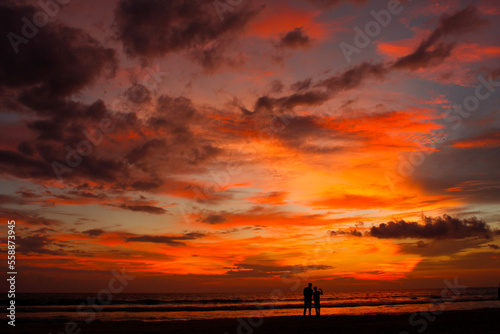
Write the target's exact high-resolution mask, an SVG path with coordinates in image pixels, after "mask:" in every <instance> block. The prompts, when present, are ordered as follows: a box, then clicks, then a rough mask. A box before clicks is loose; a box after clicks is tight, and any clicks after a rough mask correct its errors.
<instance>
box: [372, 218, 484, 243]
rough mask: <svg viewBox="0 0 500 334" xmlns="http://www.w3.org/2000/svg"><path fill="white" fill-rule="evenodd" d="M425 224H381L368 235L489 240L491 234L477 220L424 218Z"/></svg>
mask: <svg viewBox="0 0 500 334" xmlns="http://www.w3.org/2000/svg"><path fill="white" fill-rule="evenodd" d="M424 223H425V224H418V223H416V222H406V221H404V220H401V221H398V222H393V221H391V222H389V223H387V224H385V223H383V224H380V225H379V226H373V227H372V228H371V229H370V235H371V236H373V237H376V238H392V239H404V238H422V239H464V238H468V237H480V238H487V239H488V238H491V237H492V235H493V233H492V231H491V229H490V227H489V226H488V224H486V223H485V222H484V221H482V220H479V219H477V218H469V219H459V218H453V217H450V216H448V215H444V216H443V217H434V218H432V217H425V219H424Z"/></svg>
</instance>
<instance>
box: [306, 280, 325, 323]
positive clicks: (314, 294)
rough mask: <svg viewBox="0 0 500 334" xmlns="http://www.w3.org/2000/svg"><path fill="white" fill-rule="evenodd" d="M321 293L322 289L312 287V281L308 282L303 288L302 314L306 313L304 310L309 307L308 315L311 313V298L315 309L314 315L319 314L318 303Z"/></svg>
mask: <svg viewBox="0 0 500 334" xmlns="http://www.w3.org/2000/svg"><path fill="white" fill-rule="evenodd" d="M322 294H323V290H321V289H318V288H317V287H314V290H313V289H312V283H309V284H308V285H307V287H306V288H305V289H304V315H306V310H307V308H309V315H311V308H312V300H313V299H314V308H315V309H316V315H317V316H320V312H321V307H320V304H319V300H320V296H321V295H322Z"/></svg>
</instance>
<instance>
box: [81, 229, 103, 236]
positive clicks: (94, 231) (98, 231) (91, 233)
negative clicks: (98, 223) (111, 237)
mask: <svg viewBox="0 0 500 334" xmlns="http://www.w3.org/2000/svg"><path fill="white" fill-rule="evenodd" d="M82 233H85V234H88V236H89V237H98V236H100V235H102V234H104V233H106V232H105V231H104V230H102V229H97V228H96V229H91V230H86V231H83V232H82Z"/></svg>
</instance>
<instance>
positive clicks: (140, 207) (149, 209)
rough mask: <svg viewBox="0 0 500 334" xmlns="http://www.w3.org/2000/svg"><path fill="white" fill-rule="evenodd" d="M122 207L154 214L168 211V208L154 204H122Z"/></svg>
mask: <svg viewBox="0 0 500 334" xmlns="http://www.w3.org/2000/svg"><path fill="white" fill-rule="evenodd" d="M120 208H122V209H124V210H129V211H135V212H146V213H150V214H153V215H163V214H165V213H167V210H165V209H163V208H160V207H157V206H152V205H137V204H122V205H120Z"/></svg>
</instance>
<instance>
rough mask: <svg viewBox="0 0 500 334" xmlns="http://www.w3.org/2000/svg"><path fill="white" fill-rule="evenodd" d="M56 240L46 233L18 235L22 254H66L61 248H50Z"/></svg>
mask: <svg viewBox="0 0 500 334" xmlns="http://www.w3.org/2000/svg"><path fill="white" fill-rule="evenodd" d="M54 241H55V240H54V239H52V238H50V237H47V236H44V235H30V236H27V237H21V236H16V245H17V250H18V251H19V253H21V254H50V255H64V252H62V251H61V250H53V249H50V248H49V247H50V246H52V245H53V244H54Z"/></svg>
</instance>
